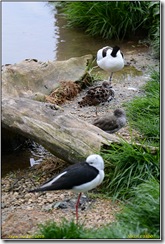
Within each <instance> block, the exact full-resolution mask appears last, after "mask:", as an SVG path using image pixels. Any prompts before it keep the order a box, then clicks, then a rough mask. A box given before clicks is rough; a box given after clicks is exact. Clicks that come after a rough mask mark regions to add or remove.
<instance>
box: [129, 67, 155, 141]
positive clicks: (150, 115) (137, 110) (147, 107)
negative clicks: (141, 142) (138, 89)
mask: <svg viewBox="0 0 165 244" xmlns="http://www.w3.org/2000/svg"><path fill="white" fill-rule="evenodd" d="M159 80H160V78H159V73H158V72H153V73H152V76H151V79H150V80H149V81H148V82H147V84H146V85H145V86H144V87H143V89H144V91H145V96H142V97H137V98H135V99H134V100H133V101H132V102H130V103H128V104H127V105H126V107H127V117H128V118H129V123H130V125H131V126H132V127H133V128H136V130H139V132H140V133H141V134H142V136H143V138H145V140H146V142H148V143H150V144H151V143H152V144H157V145H159V140H160V83H159Z"/></svg>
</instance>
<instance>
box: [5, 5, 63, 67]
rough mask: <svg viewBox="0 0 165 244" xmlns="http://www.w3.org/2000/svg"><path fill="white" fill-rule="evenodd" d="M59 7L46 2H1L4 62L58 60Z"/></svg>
mask: <svg viewBox="0 0 165 244" xmlns="http://www.w3.org/2000/svg"><path fill="white" fill-rule="evenodd" d="M56 13H57V10H56V9H54V7H52V5H50V4H48V3H47V2H3V3H2V64H6V63H11V64H14V63H17V62H20V61H22V60H24V59H26V58H36V59H38V60H40V61H44V62H46V61H47V60H54V59H56V52H57V43H58V37H59V35H58V31H59V28H58V27H57V25H56V19H55V18H54V15H55V14H56Z"/></svg>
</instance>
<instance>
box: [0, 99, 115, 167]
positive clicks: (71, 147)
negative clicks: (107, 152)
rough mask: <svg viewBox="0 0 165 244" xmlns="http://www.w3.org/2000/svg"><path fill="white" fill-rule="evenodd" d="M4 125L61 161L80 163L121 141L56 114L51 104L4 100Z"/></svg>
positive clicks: (78, 120) (80, 121)
mask: <svg viewBox="0 0 165 244" xmlns="http://www.w3.org/2000/svg"><path fill="white" fill-rule="evenodd" d="M2 110H3V113H2V121H3V125H5V127H6V128H7V129H10V130H14V131H17V132H18V133H19V134H22V135H23V136H25V137H27V138H31V139H33V140H34V141H36V142H38V143H39V144H41V145H43V146H44V147H45V148H46V149H47V150H49V151H50V152H51V153H53V154H54V155H56V156H57V157H59V158H61V159H63V160H65V161H68V162H72V163H75V162H78V161H79V160H80V159H81V160H82V159H84V158H86V157H87V156H88V155H89V154H92V153H98V152H99V151H100V149H101V146H102V145H103V144H107V145H108V144H109V143H110V142H112V141H113V142H114V141H116V142H117V141H119V139H118V137H117V136H115V135H110V134H107V133H106V132H104V131H102V130H101V129H99V128H97V127H95V126H93V125H91V124H89V123H87V122H85V121H83V120H80V119H77V118H75V117H74V116H71V115H69V114H65V113H64V111H62V110H52V109H51V108H50V106H49V104H47V103H42V102H38V101H32V100H30V99H25V98H19V99H10V100H8V99H7V100H3V103H2Z"/></svg>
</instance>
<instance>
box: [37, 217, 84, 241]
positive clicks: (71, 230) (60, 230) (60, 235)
mask: <svg viewBox="0 0 165 244" xmlns="http://www.w3.org/2000/svg"><path fill="white" fill-rule="evenodd" d="M39 230H40V231H39V234H38V235H35V236H43V239H79V238H81V235H82V232H83V226H82V225H77V224H76V223H74V221H73V220H72V221H71V222H69V221H67V220H66V219H63V221H62V222H61V223H60V224H57V223H56V222H53V221H48V222H46V223H44V224H40V225H39ZM35 236H34V238H35Z"/></svg>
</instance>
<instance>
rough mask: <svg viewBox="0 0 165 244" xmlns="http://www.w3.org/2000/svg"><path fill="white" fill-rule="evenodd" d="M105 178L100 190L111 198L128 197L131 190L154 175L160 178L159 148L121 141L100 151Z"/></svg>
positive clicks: (142, 143)
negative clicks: (103, 163) (103, 162)
mask: <svg viewBox="0 0 165 244" xmlns="http://www.w3.org/2000/svg"><path fill="white" fill-rule="evenodd" d="M102 156H103V157H104V160H105V172H106V174H105V179H104V182H103V187H102V188H103V189H102V191H103V192H104V193H105V194H106V195H108V196H111V197H113V198H118V199H122V200H124V199H128V198H129V197H130V192H131V190H132V189H133V188H134V187H136V186H138V185H139V184H141V183H143V182H145V181H146V180H149V179H150V178H152V177H154V178H155V179H157V180H159V178H160V165H159V150H158V149H155V151H153V152H152V149H151V148H150V147H146V146H145V144H144V142H141V144H136V143H128V142H126V141H123V142H122V141H121V143H120V144H116V143H115V144H111V147H110V148H108V149H104V150H103V151H102Z"/></svg>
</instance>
